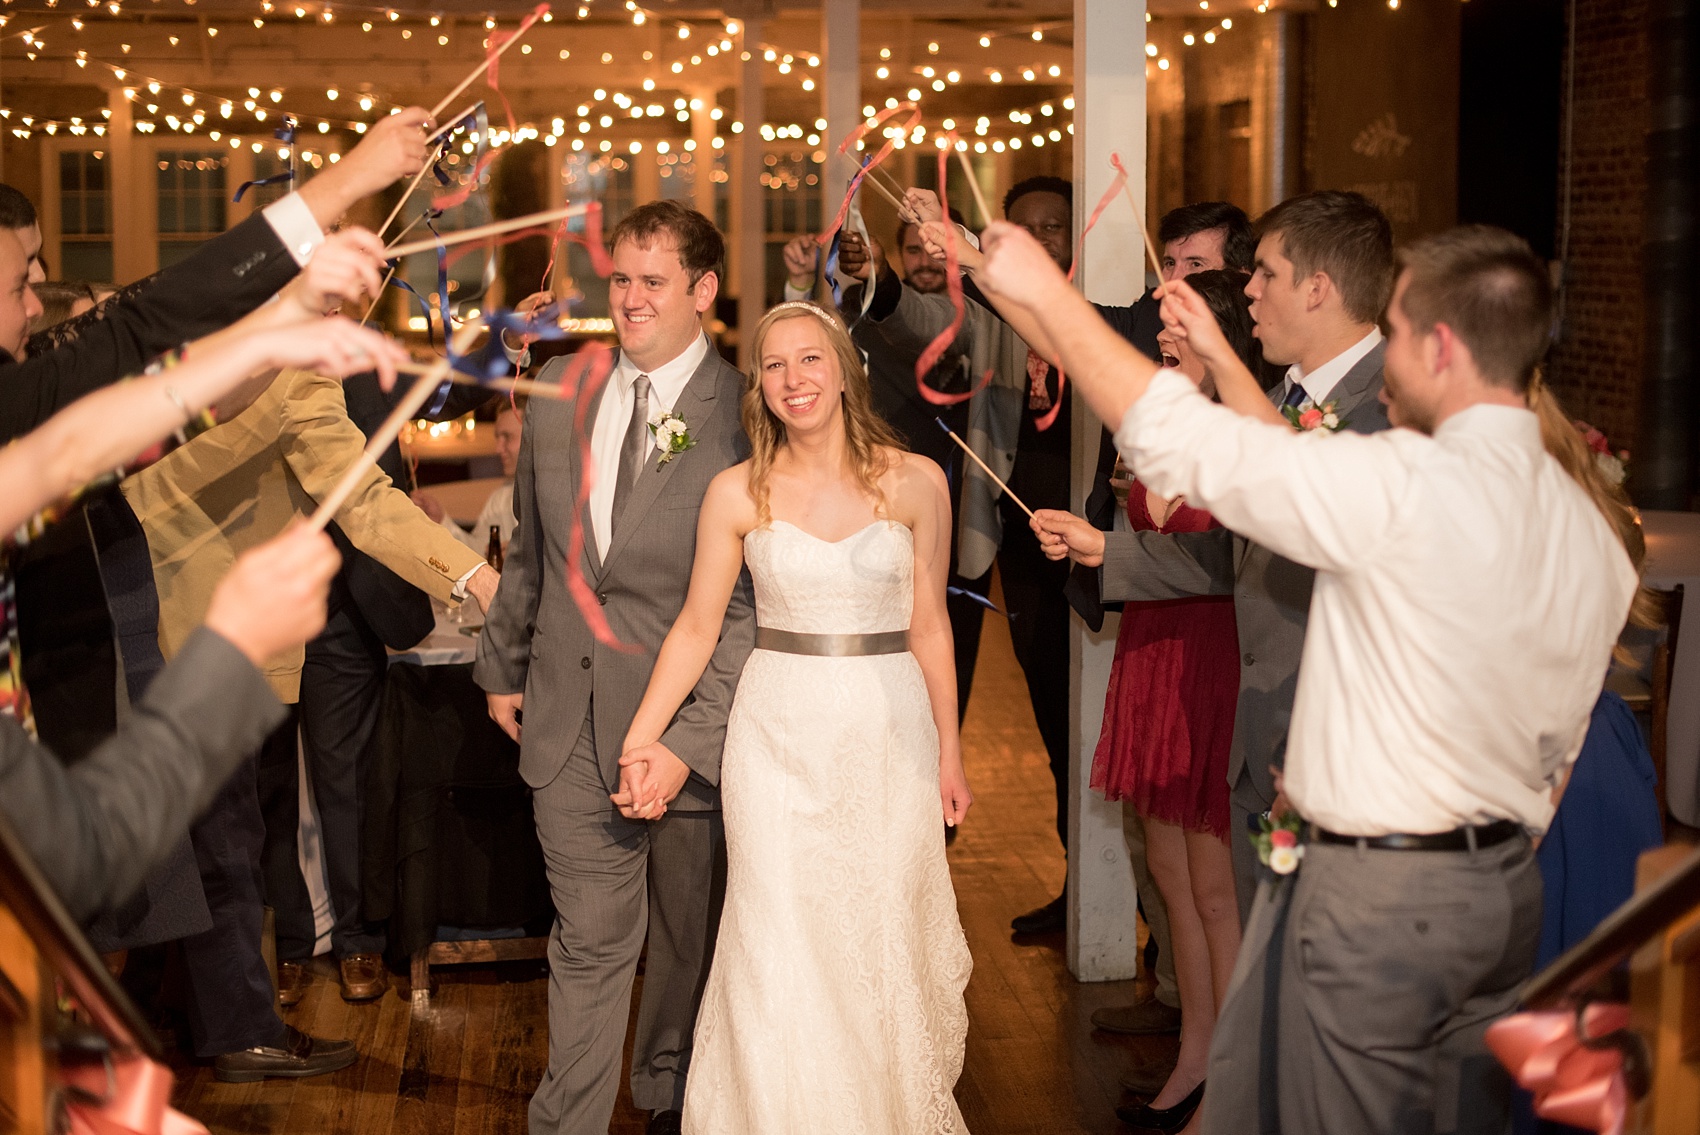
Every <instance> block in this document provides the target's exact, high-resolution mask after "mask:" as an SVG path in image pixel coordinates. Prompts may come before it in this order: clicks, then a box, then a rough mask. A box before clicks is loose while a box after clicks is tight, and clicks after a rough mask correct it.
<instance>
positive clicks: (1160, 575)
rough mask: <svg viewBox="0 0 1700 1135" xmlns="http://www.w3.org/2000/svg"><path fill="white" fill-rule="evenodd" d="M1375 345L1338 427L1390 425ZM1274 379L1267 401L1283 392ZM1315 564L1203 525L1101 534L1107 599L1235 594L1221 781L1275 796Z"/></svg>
mask: <svg viewBox="0 0 1700 1135" xmlns="http://www.w3.org/2000/svg"><path fill="white" fill-rule="evenodd" d="M1382 354H1383V348H1382V347H1381V346H1380V345H1378V346H1376V348H1375V349H1374V350H1373V351H1371V352H1370V353H1369V354H1367V355H1365V356H1364V357H1363V359H1362V360H1361V361H1360V362H1359V363H1358V365H1357V366H1355V367H1353V368H1352V369H1351V370H1349V371H1347V372H1346V376H1345V377H1344V378H1342V379H1341V380H1340V382H1339V385H1337V386H1336V387H1335V388H1334V390H1333V393H1332V396H1331V397H1330V399H1329V401H1331V402H1336V403H1338V411H1337V412H1338V413H1339V414H1340V417H1341V419H1342V420H1343V421H1344V423H1345V428H1346V429H1349V430H1352V431H1353V432H1355V433H1375V432H1376V431H1378V430H1384V429H1386V428H1387V408H1386V407H1385V406H1383V405H1382V404H1381V399H1380V394H1381V359H1382ZM1280 393H1281V386H1280V385H1279V384H1277V385H1276V386H1275V388H1274V390H1273V391H1272V392H1271V401H1273V400H1275V399H1276V398H1278V397H1279V396H1280ZM1315 581H1316V572H1315V571H1314V570H1313V569H1311V568H1307V567H1302V566H1300V565H1299V564H1296V563H1294V562H1293V561H1292V560H1289V559H1286V558H1285V557H1282V556H1278V555H1276V554H1275V553H1274V552H1271V551H1270V550H1269V549H1268V548H1265V547H1262V546H1261V545H1258V544H1254V543H1252V542H1251V541H1250V540H1247V539H1246V538H1245V537H1243V536H1238V535H1235V534H1234V533H1231V532H1229V531H1227V530H1226V529H1222V528H1218V529H1214V530H1213V531H1210V532H1180V533H1175V534H1173V535H1168V536H1165V535H1161V534H1159V533H1156V532H1107V533H1105V534H1104V565H1103V567H1102V568H1101V569H1100V579H1099V587H1100V592H1101V594H1102V597H1103V598H1104V599H1105V600H1146V599H1175V598H1179V597H1181V596H1185V595H1232V596H1233V597H1234V617H1235V619H1236V620H1237V623H1238V626H1239V638H1240V697H1239V703H1238V706H1237V708H1236V710H1235V716H1234V745H1233V751H1232V754H1231V756H1230V757H1229V761H1228V784H1229V785H1230V786H1232V785H1234V784H1235V783H1236V782H1238V780H1239V779H1240V773H1241V771H1242V770H1243V771H1244V772H1246V773H1248V774H1249V776H1250V779H1251V783H1252V785H1253V787H1254V788H1255V789H1256V790H1257V794H1258V795H1259V796H1260V797H1261V798H1262V800H1263V804H1264V807H1268V806H1269V805H1270V804H1271V803H1273V802H1274V800H1275V779H1274V777H1273V776H1272V775H1271V774H1270V772H1269V766H1271V765H1275V766H1277V767H1279V766H1280V765H1281V764H1282V763H1283V762H1284V761H1285V759H1286V753H1287V723H1288V721H1289V720H1290V719H1291V718H1292V715H1293V695H1294V693H1295V692H1296V691H1297V689H1298V680H1299V656H1300V655H1301V654H1302V653H1303V652H1304V644H1305V623H1306V621H1307V620H1308V619H1309V618H1310V592H1311V586H1312V585H1313V584H1314V583H1315Z"/></svg>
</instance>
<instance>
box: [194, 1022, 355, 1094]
mask: <svg viewBox="0 0 1700 1135" xmlns="http://www.w3.org/2000/svg"><path fill="white" fill-rule="evenodd" d="M283 1030H284V1036H283V1043H282V1044H281V1045H277V1046H272V1045H265V1046H262V1047H259V1048H244V1049H243V1050H242V1051H241V1052H227V1053H225V1054H224V1055H223V1056H220V1057H218V1058H217V1059H216V1060H214V1061H213V1075H214V1076H215V1077H217V1078H218V1079H219V1080H222V1081H223V1082H224V1083H226V1084H252V1083H256V1082H258V1081H260V1080H264V1079H267V1078H268V1077H275V1078H283V1079H299V1078H301V1077H303V1076H322V1075H324V1074H325V1073H326V1072H336V1071H340V1070H341V1069H343V1068H347V1067H348V1066H349V1065H350V1064H353V1063H354V1062H355V1061H356V1060H358V1059H359V1058H360V1054H359V1053H358V1052H356V1051H355V1050H354V1045H352V1044H350V1043H349V1042H348V1041H346V1040H320V1039H318V1038H317V1037H310V1036H308V1035H307V1034H306V1033H304V1032H302V1031H301V1030H300V1029H298V1028H296V1027H294V1026H293V1025H285V1026H283Z"/></svg>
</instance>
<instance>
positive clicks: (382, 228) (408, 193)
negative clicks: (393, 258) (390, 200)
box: [378, 155, 431, 240]
mask: <svg viewBox="0 0 1700 1135" xmlns="http://www.w3.org/2000/svg"><path fill="white" fill-rule="evenodd" d="M430 168H431V158H430V156H429V155H427V156H426V158H425V164H424V165H422V166H420V167H419V172H418V173H416V174H414V175H413V180H412V181H410V182H408V183H407V188H406V189H404V190H402V191H401V197H400V199H399V200H397V201H396V203H395V208H393V209H391V210H390V215H389V216H387V217H385V218H384V223H383V224H381V225H379V226H378V239H379V240H383V239H384V233H385V232H386V231H387V230H388V229H389V227H390V225H391V223H392V222H394V221H395V219H396V214H398V213H400V212H401V207H402V206H403V205H405V204H407V199H408V198H409V197H412V196H413V191H414V190H415V189H418V188H419V182H420V179H422V178H423V177H424V176H425V171H427V170H429V169H430Z"/></svg>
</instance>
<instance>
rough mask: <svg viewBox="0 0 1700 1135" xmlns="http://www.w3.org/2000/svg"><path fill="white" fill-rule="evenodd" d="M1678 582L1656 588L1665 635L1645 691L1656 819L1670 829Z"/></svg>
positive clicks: (1680, 589)
mask: <svg viewBox="0 0 1700 1135" xmlns="http://www.w3.org/2000/svg"><path fill="white" fill-rule="evenodd" d="M1682 592H1683V587H1682V584H1680V583H1679V584H1677V585H1676V586H1675V587H1673V588H1671V589H1670V590H1669V591H1659V592H1656V593H1655V594H1657V595H1658V596H1659V600H1660V602H1661V603H1662V605H1663V607H1664V615H1665V637H1664V641H1663V642H1661V643H1659V645H1658V646H1657V647H1655V648H1654V650H1653V672H1652V681H1651V682H1650V683H1649V685H1650V686H1651V687H1652V688H1651V690H1650V691H1649V693H1650V702H1649V706H1648V713H1649V716H1650V717H1651V719H1652V728H1651V729H1650V730H1649V731H1648V733H1649V737H1648V742H1647V748H1648V750H1649V751H1650V752H1651V753H1652V756H1653V771H1654V773H1656V774H1657V776H1658V796H1659V821H1660V822H1661V823H1663V824H1664V825H1665V830H1666V831H1667V832H1668V831H1669V830H1670V822H1671V821H1670V808H1669V807H1668V805H1667V803H1666V799H1665V760H1666V756H1667V753H1666V750H1667V746H1668V745H1669V742H1670V729H1669V719H1670V692H1671V675H1672V672H1673V671H1674V669H1675V665H1676V641H1677V634H1678V632H1679V631H1680V630H1681V629H1682Z"/></svg>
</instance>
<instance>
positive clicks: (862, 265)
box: [838, 232, 885, 280]
mask: <svg viewBox="0 0 1700 1135" xmlns="http://www.w3.org/2000/svg"><path fill="white" fill-rule="evenodd" d="M884 263H885V250H884V249H883V248H881V247H880V245H879V241H877V240H875V239H874V238H873V237H871V236H870V237H867V238H865V239H864V238H863V236H862V234H860V233H853V232H846V233H844V234H843V235H842V236H840V237H839V239H838V270H839V271H840V272H842V273H844V274H845V275H846V276H848V277H850V278H851V279H852V280H872V279H873V278H874V273H875V272H876V271H877V270H878V268H879V266H880V265H882V264H884Z"/></svg>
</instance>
